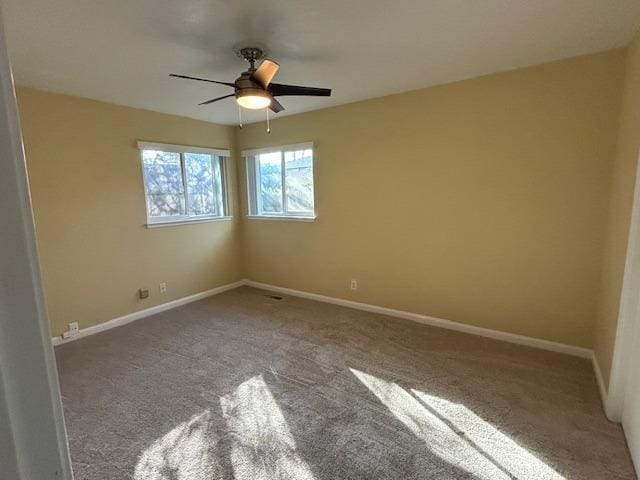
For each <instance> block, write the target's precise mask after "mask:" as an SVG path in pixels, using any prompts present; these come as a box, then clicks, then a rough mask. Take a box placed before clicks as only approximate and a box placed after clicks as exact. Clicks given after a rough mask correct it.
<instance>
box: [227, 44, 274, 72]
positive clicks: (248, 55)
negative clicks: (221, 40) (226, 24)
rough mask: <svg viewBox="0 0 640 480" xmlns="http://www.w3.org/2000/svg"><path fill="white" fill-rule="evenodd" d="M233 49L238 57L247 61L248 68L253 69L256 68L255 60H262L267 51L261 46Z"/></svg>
mask: <svg viewBox="0 0 640 480" xmlns="http://www.w3.org/2000/svg"><path fill="white" fill-rule="evenodd" d="M234 51H235V52H236V55H237V56H238V57H240V58H244V59H245V60H246V61H247V62H249V65H250V68H249V69H250V70H251V71H253V70H255V69H256V66H255V65H256V62H257V61H259V60H262V59H263V58H264V57H265V56H266V54H267V52H265V50H264V49H263V48H260V47H239V48H235V49H234Z"/></svg>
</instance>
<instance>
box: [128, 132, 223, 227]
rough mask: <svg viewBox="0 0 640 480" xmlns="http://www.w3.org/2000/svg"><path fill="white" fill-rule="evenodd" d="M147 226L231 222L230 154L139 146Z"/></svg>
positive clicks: (204, 150)
mask: <svg viewBox="0 0 640 480" xmlns="http://www.w3.org/2000/svg"><path fill="white" fill-rule="evenodd" d="M138 148H139V149H140V151H141V157H142V172H143V178H144V190H145V198H146V206H147V224H148V225H153V224H167V223H176V222H191V221H205V220H215V219H218V218H228V217H226V215H227V205H226V191H225V174H224V160H223V157H225V156H229V152H228V151H226V150H210V149H203V148H199V147H187V146H182V145H166V144H152V143H145V142H139V143H138Z"/></svg>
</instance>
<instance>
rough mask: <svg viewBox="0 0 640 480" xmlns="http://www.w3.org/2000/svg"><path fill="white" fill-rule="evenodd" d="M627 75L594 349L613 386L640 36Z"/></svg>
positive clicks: (639, 129) (639, 139)
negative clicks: (612, 371)
mask: <svg viewBox="0 0 640 480" xmlns="http://www.w3.org/2000/svg"><path fill="white" fill-rule="evenodd" d="M626 62H627V64H626V76H625V82H624V94H623V95H624V97H623V107H622V114H621V116H620V131H619V137H618V145H617V154H616V156H615V163H614V165H613V175H612V183H611V198H610V204H609V220H608V224H607V238H606V247H605V254H604V263H603V272H602V285H601V291H600V298H599V308H598V321H597V324H596V331H595V341H594V349H595V352H596V356H597V359H598V363H599V364H600V370H601V371H602V375H603V377H604V380H605V385H607V386H608V385H609V374H610V371H611V360H612V358H613V346H614V342H615V335H616V327H617V323H618V307H619V306H620V292H621V289H622V278H623V274H624V264H625V257H626V253H627V239H628V235H629V221H630V218H631V208H632V206H633V190H634V184H635V177H636V166H637V163H638V152H639V151H640V36H638V37H637V38H636V39H635V41H634V42H633V43H632V44H631V46H630V47H629V49H628V52H627V59H626Z"/></svg>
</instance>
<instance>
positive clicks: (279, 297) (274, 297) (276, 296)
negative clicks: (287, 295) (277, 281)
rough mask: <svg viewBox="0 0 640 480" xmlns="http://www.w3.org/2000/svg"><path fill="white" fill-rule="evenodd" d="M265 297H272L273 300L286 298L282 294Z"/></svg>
mask: <svg viewBox="0 0 640 480" xmlns="http://www.w3.org/2000/svg"><path fill="white" fill-rule="evenodd" d="M265 297H267V298H271V299H272V300H284V297H281V296H280V295H265Z"/></svg>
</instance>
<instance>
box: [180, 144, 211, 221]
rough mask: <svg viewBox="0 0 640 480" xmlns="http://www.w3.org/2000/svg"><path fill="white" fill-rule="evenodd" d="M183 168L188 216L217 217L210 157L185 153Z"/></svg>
mask: <svg viewBox="0 0 640 480" xmlns="http://www.w3.org/2000/svg"><path fill="white" fill-rule="evenodd" d="M216 160H217V159H216ZM184 168H185V176H186V179H187V199H188V201H189V205H188V206H187V212H188V213H189V215H218V211H217V205H216V203H217V202H216V193H215V191H214V190H215V186H214V179H215V176H216V175H215V174H214V169H213V165H212V163H211V155H209V154H203V153H185V154H184Z"/></svg>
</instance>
